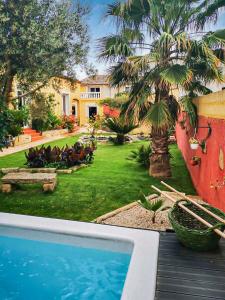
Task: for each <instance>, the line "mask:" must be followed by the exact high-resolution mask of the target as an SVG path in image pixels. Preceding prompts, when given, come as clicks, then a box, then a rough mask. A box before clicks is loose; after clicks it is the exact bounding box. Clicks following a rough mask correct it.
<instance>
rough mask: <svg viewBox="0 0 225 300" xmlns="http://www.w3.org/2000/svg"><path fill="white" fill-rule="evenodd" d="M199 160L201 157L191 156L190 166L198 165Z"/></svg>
mask: <svg viewBox="0 0 225 300" xmlns="http://www.w3.org/2000/svg"><path fill="white" fill-rule="evenodd" d="M200 162H201V158H200V157H198V156H193V157H192V158H191V160H190V163H191V165H192V166H197V165H200Z"/></svg>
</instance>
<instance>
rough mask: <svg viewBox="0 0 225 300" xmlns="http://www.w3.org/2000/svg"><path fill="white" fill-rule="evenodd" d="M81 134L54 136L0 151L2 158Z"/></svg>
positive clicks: (77, 132)
mask: <svg viewBox="0 0 225 300" xmlns="http://www.w3.org/2000/svg"><path fill="white" fill-rule="evenodd" d="M79 133H80V130H77V131H75V132H72V133H67V134H64V135H59V136H54V137H49V138H43V139H42V140H39V141H36V142H31V143H29V144H25V145H20V146H15V147H9V148H4V149H3V151H0V157H3V156H6V155H9V154H13V153H16V152H20V151H23V150H27V149H29V148H32V147H37V146H40V145H43V144H45V143H50V142H54V141H57V140H61V139H64V138H66V137H69V136H74V135H77V134H79Z"/></svg>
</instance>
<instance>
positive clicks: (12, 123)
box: [0, 105, 29, 150]
mask: <svg viewBox="0 0 225 300" xmlns="http://www.w3.org/2000/svg"><path fill="white" fill-rule="evenodd" d="M28 118H29V111H28V109H27V108H26V107H23V108H22V109H20V110H11V109H8V108H7V107H5V106H1V105H0V124H1V126H0V150H1V149H2V148H3V147H4V146H7V136H9V135H10V136H12V137H16V136H18V135H20V134H21V133H22V130H23V126H24V124H26V123H27V121H28Z"/></svg>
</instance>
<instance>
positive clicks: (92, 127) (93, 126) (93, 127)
mask: <svg viewBox="0 0 225 300" xmlns="http://www.w3.org/2000/svg"><path fill="white" fill-rule="evenodd" d="M103 123H104V118H103V117H101V116H99V115H97V116H94V117H91V118H89V123H88V131H89V132H90V135H91V136H92V137H94V136H95V134H96V132H97V131H98V130H99V129H100V128H101V127H102V124H103Z"/></svg>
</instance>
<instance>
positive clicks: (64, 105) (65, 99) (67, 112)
mask: <svg viewBox="0 0 225 300" xmlns="http://www.w3.org/2000/svg"><path fill="white" fill-rule="evenodd" d="M69 104H70V103H69V95H68V94H63V95H62V112H63V115H66V116H69V115H70V107H69V106H70V105H69Z"/></svg>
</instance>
